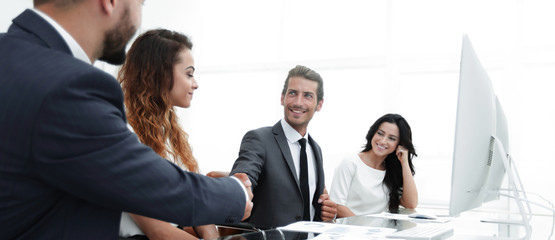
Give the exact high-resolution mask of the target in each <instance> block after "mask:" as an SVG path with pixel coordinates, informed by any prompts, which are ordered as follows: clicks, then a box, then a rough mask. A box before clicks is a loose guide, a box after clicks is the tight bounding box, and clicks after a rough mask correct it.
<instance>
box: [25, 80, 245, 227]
mask: <svg viewBox="0 0 555 240" xmlns="http://www.w3.org/2000/svg"><path fill="white" fill-rule="evenodd" d="M122 99H123V96H122V92H121V88H120V86H119V84H118V83H117V82H116V81H115V80H114V79H113V78H112V77H111V76H109V75H107V74H104V73H99V72H98V71H94V72H90V73H86V74H84V75H82V76H80V77H74V79H73V80H67V81H64V82H63V83H61V84H60V86H57V87H56V88H55V89H54V90H52V91H51V92H50V93H49V94H48V95H47V96H46V97H45V99H44V101H43V103H42V106H41V109H40V112H39V115H38V117H37V121H36V123H35V124H34V125H33V127H34V129H33V140H32V141H33V143H32V149H31V153H32V155H33V159H34V162H33V164H34V168H36V171H37V172H38V173H39V175H40V178H41V181H44V182H45V183H46V184H49V185H52V186H54V187H56V188H58V189H61V191H64V192H67V193H69V194H71V195H73V196H76V197H78V198H81V199H83V200H84V201H88V202H90V203H92V204H97V205H100V206H104V207H106V208H111V209H117V210H122V211H127V212H132V213H137V214H140V215H144V216H149V217H153V218H158V219H161V220H165V221H170V222H174V223H177V224H180V225H183V226H193V225H202V224H209V223H224V222H238V221H240V220H241V218H242V216H243V214H244V209H245V203H246V199H245V196H244V193H243V190H242V189H241V188H242V187H241V186H240V185H239V184H238V183H237V182H236V181H235V180H234V179H231V178H221V179H213V178H208V177H205V176H202V175H199V174H194V173H189V172H184V171H182V170H181V169H180V168H179V167H177V166H175V165H174V164H171V163H170V162H168V161H166V160H164V159H162V158H160V157H159V156H158V155H157V154H156V153H155V152H154V151H152V150H151V149H150V148H149V147H147V146H145V145H143V144H141V143H140V142H139V141H138V138H137V137H136V135H135V134H133V133H131V132H130V131H129V130H128V128H127V126H126V121H125V115H124V110H123V103H122Z"/></svg>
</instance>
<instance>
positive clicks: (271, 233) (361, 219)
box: [218, 216, 418, 240]
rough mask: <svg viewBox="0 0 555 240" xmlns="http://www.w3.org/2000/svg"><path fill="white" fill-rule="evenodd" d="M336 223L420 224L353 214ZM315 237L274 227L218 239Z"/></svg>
mask: <svg viewBox="0 0 555 240" xmlns="http://www.w3.org/2000/svg"><path fill="white" fill-rule="evenodd" d="M336 224H345V225H352V226H364V227H382V228H394V229H396V230H404V229H408V228H412V227H415V226H417V225H418V224H417V223H415V222H412V221H406V220H392V219H386V218H380V217H371V216H353V217H348V218H340V219H337V220H336ZM303 234H304V235H303ZM313 237H314V236H313V235H312V234H311V235H309V236H306V234H305V233H302V232H294V231H284V230H278V229H272V230H264V231H260V232H247V233H243V234H238V235H231V236H225V237H220V238H218V240H300V239H311V238H313Z"/></svg>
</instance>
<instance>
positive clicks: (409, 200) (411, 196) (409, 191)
mask: <svg viewBox="0 0 555 240" xmlns="http://www.w3.org/2000/svg"><path fill="white" fill-rule="evenodd" d="M408 155H409V152H408V151H407V149H405V148H403V147H402V146H399V148H397V157H398V158H399V161H400V162H401V166H402V168H403V169H402V171H403V195H402V197H401V205H402V206H403V207H405V208H410V209H414V208H416V206H418V192H417V191H416V183H415V182H414V177H413V176H412V172H411V170H410V166H409V160H408Z"/></svg>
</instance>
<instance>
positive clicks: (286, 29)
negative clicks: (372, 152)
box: [0, 0, 555, 204]
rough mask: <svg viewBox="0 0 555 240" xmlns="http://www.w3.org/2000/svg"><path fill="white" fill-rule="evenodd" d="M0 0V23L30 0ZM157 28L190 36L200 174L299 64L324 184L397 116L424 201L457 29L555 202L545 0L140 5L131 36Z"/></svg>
mask: <svg viewBox="0 0 555 240" xmlns="http://www.w3.org/2000/svg"><path fill="white" fill-rule="evenodd" d="M2 1H4V2H8V1H7V0H2ZM7 5H9V7H3V8H1V9H0V30H5V29H7V27H8V24H9V19H11V18H12V17H13V16H15V15H17V13H18V12H19V11H21V10H22V9H24V8H25V7H29V6H30V5H31V1H9V4H7V3H6V4H3V6H7ZM156 27H163V28H169V29H173V30H177V31H180V32H183V33H186V34H187V35H190V36H191V37H192V40H193V42H194V45H195V46H194V48H193V51H194V55H195V60H196V65H197V66H196V68H197V72H196V74H195V75H196V78H197V81H198V82H199V85H200V88H199V89H198V91H197V92H196V93H195V98H194V101H193V106H192V107H191V108H190V109H185V110H180V111H179V113H180V115H181V123H182V125H183V126H184V128H185V129H186V130H187V131H188V133H189V134H190V135H191V138H190V141H191V143H192V145H193V147H194V154H195V156H196V157H197V158H198V160H199V162H200V166H201V170H202V171H203V172H205V173H206V172H208V171H212V170H230V168H231V165H232V164H233V161H234V160H235V158H236V157H237V152H238V149H239V144H240V141H241V137H242V135H243V134H244V133H245V132H246V131H247V130H249V129H253V128H258V127H261V126H267V125H273V124H274V123H275V122H277V121H278V120H279V119H280V118H281V116H282V107H281V106H280V105H279V97H280V92H281V88H282V84H283V81H284V78H285V76H286V75H287V71H288V70H289V69H290V68H292V67H294V66H295V65H296V64H304V65H307V66H309V67H311V68H313V69H315V70H317V71H318V72H320V73H321V75H322V76H323V78H324V82H325V85H324V86H325V101H324V105H323V108H322V111H321V112H319V113H317V114H316V115H315V117H314V119H313V121H312V123H311V129H310V131H311V134H312V135H313V136H314V137H315V139H316V140H317V141H318V142H319V143H320V145H321V146H322V148H323V150H324V158H325V165H326V166H325V171H326V182H327V185H328V187H330V184H331V178H332V176H333V169H334V167H335V166H336V164H337V163H338V160H339V156H341V155H342V154H343V153H345V152H353V151H359V150H360V148H359V147H360V146H361V145H362V144H364V135H365V133H366V131H367V130H368V128H369V127H370V125H371V124H372V123H373V121H374V120H375V119H376V118H377V117H379V116H381V115H383V114H384V113H388V112H396V113H400V114H402V115H403V116H405V118H406V119H407V120H408V121H409V123H410V124H411V126H412V128H413V135H414V136H413V137H414V142H415V145H416V147H417V151H418V154H419V157H418V158H416V159H415V162H414V163H415V165H416V181H417V185H418V189H419V192H420V197H421V203H438V204H446V203H447V202H448V201H449V188H450V185H449V184H450V175H451V161H452V159H451V158H452V152H453V137H454V136H453V134H454V125H455V122H454V121H455V110H456V96H457V84H458V68H459V59H460V48H461V45H462V43H461V41H462V35H463V33H467V34H468V35H469V37H470V39H471V40H472V42H473V45H474V47H475V49H476V51H477V53H478V56H479V57H480V59H481V61H482V63H483V65H484V67H485V68H486V70H487V71H488V72H489V74H490V77H491V79H492V82H493V85H494V89H495V91H496V93H497V94H498V96H499V98H500V100H501V102H502V104H503V106H504V108H505V112H506V114H507V117H508V121H509V127H510V130H511V132H510V134H511V144H512V145H511V150H512V154H513V157H514V159H515V161H517V165H518V166H520V168H519V171H520V175H521V178H522V179H523V181H524V184H525V187H526V189H527V190H529V191H532V192H538V193H541V194H542V195H543V196H544V197H546V198H548V199H550V200H552V201H553V200H555V190H553V188H552V187H548V185H546V184H547V183H549V184H551V183H554V182H555V174H552V171H553V170H552V169H553V166H554V164H553V161H554V160H555V159H554V157H553V153H552V152H553V150H552V149H553V146H555V139H554V138H553V135H554V133H555V127H554V123H555V107H553V103H554V102H555V94H553V92H554V90H555V88H554V84H553V79H554V78H555V59H554V58H555V30H553V29H555V28H554V27H555V3H554V2H553V1H548V0H526V1H524V0H459V1H442V0H420V1H410V0H380V1H364V0H345V1H340V2H338V1H319V0H301V1H292V0H285V1H279V0H267V1H256V0H237V1H216V0H208V1H207V0H204V1H202V0H190V1H172V0H148V1H147V2H146V4H145V6H144V12H143V25H142V29H141V30H140V31H145V30H147V29H151V28H156ZM97 65H98V66H99V67H101V68H105V69H107V70H108V71H110V72H114V71H115V70H116V69H115V68H112V67H108V66H106V65H104V64H98V63H97Z"/></svg>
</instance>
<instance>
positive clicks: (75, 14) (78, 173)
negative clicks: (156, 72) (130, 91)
mask: <svg viewBox="0 0 555 240" xmlns="http://www.w3.org/2000/svg"><path fill="white" fill-rule="evenodd" d="M142 4H143V0H35V1H34V6H35V8H34V9H28V10H25V11H24V12H23V13H21V14H20V15H19V16H18V17H16V18H15V19H14V20H13V24H12V25H11V26H10V28H9V29H8V32H7V33H5V34H1V35H0V56H1V57H0V226H1V227H0V239H116V238H117V235H118V228H119V221H120V216H121V212H122V211H126V212H132V213H137V214H140V215H143V216H149V217H152V218H157V219H161V220H165V221H169V222H174V223H177V224H180V225H183V226H194V225H203V224H210V223H229V222H238V221H240V220H241V219H243V218H245V217H248V216H249V214H250V209H251V208H252V203H251V202H250V199H249V198H250V197H251V195H250V194H251V192H250V190H249V186H250V182H249V180H248V177H247V176H246V175H236V177H232V178H219V179H213V178H209V177H205V176H202V175H198V174H194V173H188V172H184V171H182V170H181V169H180V168H179V167H177V166H175V165H173V164H171V163H170V162H169V161H166V160H164V159H162V158H160V157H159V156H158V154H156V153H155V152H154V151H152V149H150V148H149V147H147V146H145V145H143V144H141V143H140V142H139V140H138V138H137V136H136V135H135V134H133V133H131V132H130V131H129V130H128V128H127V124H126V119H125V113H124V107H123V94H122V91H121V88H120V86H119V84H118V83H117V81H116V80H115V79H114V77H113V76H111V75H109V74H107V73H105V72H104V71H102V70H100V69H98V68H96V67H94V66H92V65H91V64H92V63H94V62H95V61H96V60H97V59H100V60H103V61H106V62H109V63H112V64H120V63H122V62H123V61H124V60H125V46H126V44H127V42H128V41H129V40H130V38H131V37H132V36H133V35H134V34H135V31H136V30H137V28H138V26H139V25H140V21H141V11H142ZM192 192H194V193H195V194H194V195H192V194H191V193H192Z"/></svg>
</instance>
